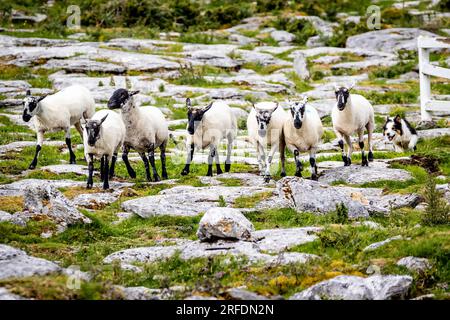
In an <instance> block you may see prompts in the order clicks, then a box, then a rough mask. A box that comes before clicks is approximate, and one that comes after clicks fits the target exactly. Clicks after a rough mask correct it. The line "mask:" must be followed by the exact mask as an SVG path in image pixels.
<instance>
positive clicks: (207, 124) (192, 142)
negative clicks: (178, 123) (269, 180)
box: [181, 98, 237, 176]
mask: <svg viewBox="0 0 450 320" xmlns="http://www.w3.org/2000/svg"><path fill="white" fill-rule="evenodd" d="M186 106H187V109H188V125H187V131H188V133H189V136H188V137H187V141H186V148H187V150H188V151H187V159H186V165H185V166H184V169H183V171H182V172H181V174H182V175H187V174H188V173H189V170H190V165H191V161H192V158H193V156H194V151H195V148H196V147H197V148H200V149H206V148H209V155H208V172H207V173H206V175H207V176H212V175H213V171H212V164H213V159H214V158H215V161H216V169H217V174H221V173H222V169H221V168H220V161H219V152H218V147H219V145H220V143H221V141H222V140H223V139H227V158H226V161H225V171H226V172H229V171H230V169H231V150H232V146H233V141H234V139H235V137H236V134H237V121H236V117H235V116H234V113H233V111H232V110H231V108H230V107H229V106H228V104H226V103H225V102H222V101H215V102H211V103H210V104H209V105H207V106H206V107H197V108H196V107H193V106H192V104H191V100H190V99H189V98H187V99H186Z"/></svg>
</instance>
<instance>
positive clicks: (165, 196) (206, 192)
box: [122, 186, 273, 218]
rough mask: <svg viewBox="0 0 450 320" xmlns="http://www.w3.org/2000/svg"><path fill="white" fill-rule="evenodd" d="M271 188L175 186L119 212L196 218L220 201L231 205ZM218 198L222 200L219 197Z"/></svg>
mask: <svg viewBox="0 0 450 320" xmlns="http://www.w3.org/2000/svg"><path fill="white" fill-rule="evenodd" d="M272 191H273V189H269V188H264V187H222V186H213V187H200V188H196V187H192V186H177V187H173V188H171V189H166V190H163V191H161V192H160V193H159V194H158V195H156V196H148V197H142V198H137V199H133V200H128V201H125V202H123V203H122V209H123V210H125V211H128V212H133V213H136V214H137V215H139V216H141V217H143V218H148V217H152V216H157V215H172V216H196V215H198V214H200V213H202V212H205V211H207V210H208V209H209V208H213V207H219V206H220V205H221V199H223V201H225V204H226V205H227V206H231V205H232V204H233V203H234V201H235V199H236V198H239V197H242V196H253V195H256V194H259V193H263V192H272ZM221 197H222V198H221Z"/></svg>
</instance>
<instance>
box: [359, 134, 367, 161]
mask: <svg viewBox="0 0 450 320" xmlns="http://www.w3.org/2000/svg"><path fill="white" fill-rule="evenodd" d="M358 144H359V147H360V148H361V165H362V166H363V167H368V166H369V161H367V157H366V154H365V152H364V131H362V132H359V133H358Z"/></svg>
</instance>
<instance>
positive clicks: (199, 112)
mask: <svg viewBox="0 0 450 320" xmlns="http://www.w3.org/2000/svg"><path fill="white" fill-rule="evenodd" d="M212 105H213V103H212V102H211V103H210V104H208V105H207V106H206V107H193V106H192V103H191V99H189V98H187V99H186V107H187V109H188V112H187V116H188V128H187V130H188V132H189V134H194V132H195V130H196V129H197V127H198V125H199V123H200V121H202V119H203V116H204V115H205V113H206V111H208V110H209V109H211V107H212Z"/></svg>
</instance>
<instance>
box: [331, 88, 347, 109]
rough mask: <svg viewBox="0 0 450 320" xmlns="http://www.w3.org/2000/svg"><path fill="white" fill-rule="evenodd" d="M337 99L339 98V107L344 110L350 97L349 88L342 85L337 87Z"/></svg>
mask: <svg viewBox="0 0 450 320" xmlns="http://www.w3.org/2000/svg"><path fill="white" fill-rule="evenodd" d="M334 93H335V95H336V100H337V107H338V109H339V110H340V111H342V110H344V108H345V106H346V104H347V100H348V97H349V96H350V92H349V90H348V89H347V88H345V87H341V88H339V89H337V90H336V91H335V92H334Z"/></svg>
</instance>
